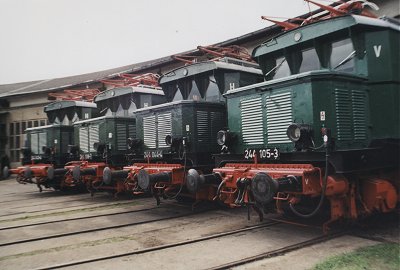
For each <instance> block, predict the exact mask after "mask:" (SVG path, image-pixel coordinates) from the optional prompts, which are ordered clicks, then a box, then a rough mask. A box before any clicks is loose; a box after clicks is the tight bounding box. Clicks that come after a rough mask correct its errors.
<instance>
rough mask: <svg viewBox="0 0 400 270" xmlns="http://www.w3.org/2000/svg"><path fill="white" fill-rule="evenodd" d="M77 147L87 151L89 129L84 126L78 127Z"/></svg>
mask: <svg viewBox="0 0 400 270" xmlns="http://www.w3.org/2000/svg"><path fill="white" fill-rule="evenodd" d="M79 148H80V150H81V151H82V152H84V153H87V152H89V130H88V129H87V128H86V127H81V128H79Z"/></svg>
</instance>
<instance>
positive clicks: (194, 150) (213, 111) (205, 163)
mask: <svg viewBox="0 0 400 270" xmlns="http://www.w3.org/2000/svg"><path fill="white" fill-rule="evenodd" d="M261 79H262V76H261V71H260V70H259V69H258V66H257V65H256V64H255V63H251V62H247V61H242V60H238V59H233V58H228V57H225V58H222V59H219V60H218V61H217V60H215V61H214V60H210V61H203V62H196V63H192V64H189V65H186V66H183V67H180V68H177V69H175V70H172V71H170V72H168V73H166V74H164V75H163V76H161V77H160V80H159V82H160V85H161V87H162V89H163V91H164V93H165V96H166V97H167V100H168V101H169V102H168V103H165V104H161V105H158V106H152V107H148V108H142V109H138V110H137V111H136V117H137V140H136V141H132V142H131V143H130V148H131V151H132V153H133V154H132V156H133V160H134V161H135V162H134V165H133V166H128V167H125V168H124V171H119V172H118V171H116V172H113V173H111V172H110V171H109V173H108V174H107V175H108V176H107V178H118V177H120V178H124V179H125V178H127V179H130V181H131V182H132V183H136V185H138V188H139V190H151V191H152V194H153V195H154V196H155V197H156V199H157V202H158V203H159V202H160V200H159V197H161V196H162V197H169V198H178V197H181V196H189V197H192V198H194V199H197V200H207V199H209V200H212V198H213V196H214V194H215V191H213V190H216V188H214V187H209V188H204V189H202V190H201V191H200V192H197V193H196V192H194V194H190V192H188V191H190V190H188V189H186V187H185V182H186V177H185V175H186V173H187V171H188V169H190V168H196V169H197V170H200V171H202V172H211V170H212V168H213V160H212V154H214V153H218V151H219V146H218V144H217V143H216V142H215V140H214V138H215V136H216V134H217V132H218V130H220V129H221V128H223V127H225V126H226V105H225V98H224V97H223V94H224V93H226V92H227V91H228V90H229V89H234V88H237V87H242V86H245V85H250V84H254V83H257V82H260V81H261Z"/></svg>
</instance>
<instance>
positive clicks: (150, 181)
mask: <svg viewBox="0 0 400 270" xmlns="http://www.w3.org/2000/svg"><path fill="white" fill-rule="evenodd" d="M191 171H195V170H192V169H191V170H189V172H187V171H186V170H185V168H184V166H182V165H181V164H158V163H154V164H151V163H135V164H134V165H133V166H127V167H124V170H123V171H111V170H109V172H107V173H105V175H106V174H107V175H108V176H107V177H104V178H105V179H107V182H111V181H115V180H116V179H118V178H119V179H121V178H125V183H126V184H128V185H129V187H130V190H132V191H133V192H134V193H135V192H143V191H148V190H149V191H151V193H152V194H153V196H154V197H155V198H156V199H157V203H158V204H159V203H160V197H163V198H170V199H176V198H178V196H179V197H190V198H193V199H195V200H196V201H204V200H209V201H212V200H213V199H214V198H215V194H216V190H217V187H218V183H207V184H206V185H204V186H201V187H200V186H199V188H196V189H195V190H194V189H191V184H190V183H192V182H191V179H192V178H191V177H192V176H191V175H190V172H191ZM195 172H197V171H195ZM185 175H186V176H185Z"/></svg>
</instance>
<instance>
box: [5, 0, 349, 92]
mask: <svg viewBox="0 0 400 270" xmlns="http://www.w3.org/2000/svg"><path fill="white" fill-rule="evenodd" d="M344 1H348V0H344ZM332 5H336V4H335V3H334V4H332ZM319 11H321V9H317V10H315V11H314V12H319ZM307 16H309V14H308V13H307V14H303V15H301V16H298V17H299V18H302V17H307ZM280 31H281V27H279V26H277V25H275V24H274V25H271V26H268V27H265V28H263V29H260V30H257V31H254V32H251V33H248V34H245V35H242V36H239V37H236V38H232V39H228V40H225V41H223V42H220V43H217V44H214V45H217V46H228V45H235V44H236V45H237V44H240V43H245V42H247V41H249V40H254V39H258V38H263V37H265V39H267V38H268V37H269V36H271V35H273V34H276V33H278V32H280ZM267 33H268V35H267ZM196 53H198V50H197V49H195V50H190V51H187V52H183V53H181V54H187V55H190V54H196ZM174 61H176V60H174V59H172V58H171V56H166V57H163V58H158V59H155V60H151V61H147V62H142V63H137V64H132V65H127V66H123V67H118V68H114V69H108V70H104V71H98V72H93V73H87V74H82V75H76V76H69V77H64V78H56V79H49V80H40V81H32V82H23V83H16V84H5V85H0V99H4V98H7V97H10V96H17V95H23V94H30V93H37V92H50V91H54V90H63V89H66V88H71V87H73V86H79V85H82V84H83V85H84V84H86V83H92V82H97V81H100V80H101V79H107V78H111V77H114V76H116V75H118V74H121V73H130V72H136V71H140V70H144V69H148V68H151V67H155V66H158V65H162V64H166V63H169V62H174Z"/></svg>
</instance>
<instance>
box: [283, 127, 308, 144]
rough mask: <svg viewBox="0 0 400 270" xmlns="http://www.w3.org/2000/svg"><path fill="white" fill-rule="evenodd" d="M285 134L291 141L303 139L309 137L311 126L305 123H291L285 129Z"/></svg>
mask: <svg viewBox="0 0 400 270" xmlns="http://www.w3.org/2000/svg"><path fill="white" fill-rule="evenodd" d="M286 134H287V136H288V138H289V140H291V141H292V142H298V141H299V140H300V139H301V140H304V139H307V138H311V136H312V127H311V126H310V125H307V124H296V123H294V124H291V125H290V126H289V127H288V128H287V130H286Z"/></svg>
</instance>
